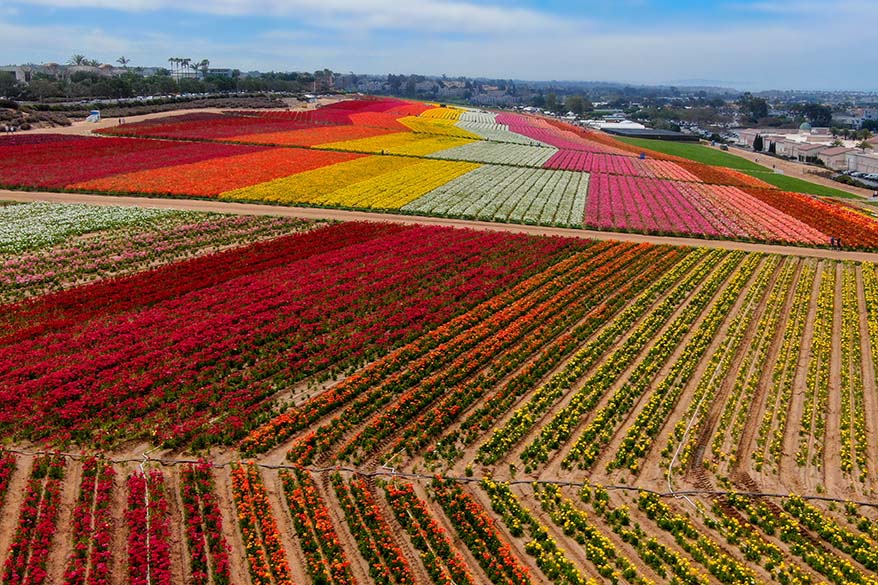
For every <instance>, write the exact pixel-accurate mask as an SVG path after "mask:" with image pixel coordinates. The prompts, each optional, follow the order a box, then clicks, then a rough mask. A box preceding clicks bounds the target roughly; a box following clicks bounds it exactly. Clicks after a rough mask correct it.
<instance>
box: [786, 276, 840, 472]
mask: <svg viewBox="0 0 878 585" xmlns="http://www.w3.org/2000/svg"><path fill="white" fill-rule="evenodd" d="M835 273H836V265H835V264H834V263H831V264H830V263H827V264H826V265H824V266H823V270H822V271H821V273H820V289H819V292H818V294H817V313H816V316H815V320H814V333H813V335H812V338H811V357H810V359H809V361H808V373H807V375H806V378H805V396H804V400H803V403H804V406H803V411H802V423H801V425H800V426H799V447H798V450H797V451H796V463H798V464H799V466H813V467H816V468H817V469H822V468H823V451H824V446H823V437H824V434H825V432H826V416H827V415H826V409H827V406H828V405H829V370H830V360H831V352H832V323H833V311H834V307H835Z"/></svg>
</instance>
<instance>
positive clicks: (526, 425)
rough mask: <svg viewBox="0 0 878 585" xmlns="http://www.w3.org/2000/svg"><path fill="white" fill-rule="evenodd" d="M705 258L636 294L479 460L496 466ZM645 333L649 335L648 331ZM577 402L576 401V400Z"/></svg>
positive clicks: (700, 254)
mask: <svg viewBox="0 0 878 585" xmlns="http://www.w3.org/2000/svg"><path fill="white" fill-rule="evenodd" d="M705 255H706V252H705V251H696V252H692V253H690V254H688V255H687V256H686V257H685V258H684V259H683V260H682V261H680V262H679V263H678V264H676V265H675V266H673V267H672V268H671V269H670V270H668V271H666V272H665V273H664V274H663V275H662V276H661V278H659V280H658V281H656V282H655V283H654V284H652V285H651V286H650V287H649V288H648V289H646V290H644V291H643V292H640V291H635V292H636V293H639V294H638V296H637V297H636V298H635V300H634V301H633V302H632V303H631V304H630V305H629V306H628V307H627V308H626V309H625V310H624V311H622V313H620V314H619V315H618V316H617V317H616V318H614V319H613V320H612V321H611V322H610V323H609V325H608V326H607V327H605V328H604V329H603V330H602V331H601V333H600V334H599V335H598V336H597V337H596V338H595V339H593V340H591V341H590V342H589V343H587V344H586V345H585V346H583V347H582V348H581V349H580V350H578V351H577V352H576V353H575V354H574V355H573V356H572V357H571V358H570V360H569V361H568V362H567V364H566V365H565V366H564V369H563V370H561V371H560V372H558V373H557V374H555V375H554V376H552V377H551V378H550V379H549V380H548V382H546V383H545V384H544V385H542V386H541V387H539V388H538V389H537V390H536V391H535V392H534V393H533V394H532V395H531V397H530V398H529V399H528V401H527V402H526V403H525V404H524V405H522V406H521V407H519V408H518V409H517V410H516V411H515V412H514V413H513V415H512V417H511V418H510V419H509V420H508V421H507V422H506V423H505V424H504V425H503V426H502V427H499V428H497V429H495V430H494V431H493V432H492V434H491V436H490V437H489V438H488V440H487V441H485V442H484V443H483V444H482V445H481V446H480V447H479V450H478V455H477V460H478V461H480V462H482V463H486V464H490V463H495V462H496V461H498V460H499V459H500V458H501V457H502V456H503V455H504V454H505V453H506V452H508V451H509V450H510V449H511V448H512V447H513V446H514V445H515V444H517V443H518V442H519V441H520V440H521V439H523V438H524V437H525V436H526V435H527V433H528V432H529V431H530V430H531V429H532V428H533V427H534V426H535V425H536V424H537V422H539V419H540V417H541V416H542V415H543V413H545V412H547V411H548V410H549V409H550V408H551V407H552V405H554V404H555V403H556V402H557V401H558V400H560V399H561V397H562V396H563V395H564V394H565V393H566V392H567V391H569V390H571V389H572V388H573V387H574V385H575V384H577V383H578V381H579V380H580V379H581V378H582V377H583V376H585V375H586V374H587V373H588V371H589V370H590V368H591V367H592V366H594V365H595V364H596V363H597V362H598V360H599V358H600V357H601V356H603V355H604V353H605V352H606V351H607V350H608V349H609V348H610V347H611V345H612V344H613V343H614V342H615V341H616V339H617V338H618V336H619V335H621V334H623V333H624V332H625V331H628V330H629V329H630V328H631V326H632V325H633V324H634V323H636V322H637V321H638V320H639V319H641V317H642V316H643V315H645V314H646V312H647V310H648V309H649V308H650V307H651V306H652V304H653V303H654V302H655V301H656V299H658V298H660V297H661V296H663V295H664V294H666V293H667V291H669V290H671V289H672V288H673V287H674V286H675V284H676V283H677V281H678V280H679V279H680V278H681V277H682V276H683V275H685V274H686V273H687V272H688V271H689V270H690V269H691V268H692V267H693V266H694V265H696V264H697V263H698V262H699V261H701V260H703V259H704V257H705ZM704 270H706V265H705V264H702V267H701V271H704ZM701 271H699V272H698V273H697V274H696V275H694V276H691V277H690V278H691V279H693V280H694V279H697V278H698V277H700V276H701V273H700V272H701ZM676 290H677V291H678V293H677V295H675V296H674V300H673V301H668V302H675V301H677V300H679V299H678V298H677V297H679V296H681V295H682V294H684V289H683V287H678V288H677V289H676ZM657 326H658V323H656V324H655V325H653V326H651V327H649V328H648V329H650V330H652V328H653V327H657ZM644 333H646V329H644ZM644 337H645V335H644ZM644 342H645V340H644ZM605 367H612V366H604V365H602V366H601V368H605ZM575 400H576V398H575V397H574V401H575Z"/></svg>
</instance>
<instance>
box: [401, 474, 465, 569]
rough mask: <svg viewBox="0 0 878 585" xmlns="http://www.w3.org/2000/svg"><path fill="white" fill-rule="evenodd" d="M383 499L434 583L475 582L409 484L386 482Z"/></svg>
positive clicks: (449, 540)
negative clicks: (407, 536)
mask: <svg viewBox="0 0 878 585" xmlns="http://www.w3.org/2000/svg"><path fill="white" fill-rule="evenodd" d="M384 493H385V494H386V496H387V501H388V502H389V504H390V507H391V509H392V510H393V514H394V516H396V520H397V521H398V522H399V523H400V525H401V526H402V527H403V528H404V529H405V531H406V532H407V533H408V535H409V539H410V540H411V542H412V544H413V545H414V546H415V548H417V549H418V550H419V551H420V552H421V559H422V561H423V563H424V568H426V569H427V572H428V573H429V574H430V578H431V579H432V580H433V583H434V584H435V585H454V584H457V585H475V580H474V578H473V576H472V574H471V573H470V571H469V569H468V568H467V566H466V561H465V560H464V559H463V557H461V556H460V553H459V552H458V551H457V550H456V549H455V548H454V544H453V543H452V542H451V539H450V538H449V537H448V535H447V534H446V533H445V530H444V529H443V528H442V526H441V525H440V524H439V522H438V521H437V520H436V518H435V517H434V516H433V514H432V513H431V512H430V510H429V509H428V508H427V505H426V504H425V503H424V501H423V500H421V499H420V498H419V497H418V496H417V495H416V494H415V491H414V489H413V488H412V486H411V484H401V483H388V484H387V485H385V486H384Z"/></svg>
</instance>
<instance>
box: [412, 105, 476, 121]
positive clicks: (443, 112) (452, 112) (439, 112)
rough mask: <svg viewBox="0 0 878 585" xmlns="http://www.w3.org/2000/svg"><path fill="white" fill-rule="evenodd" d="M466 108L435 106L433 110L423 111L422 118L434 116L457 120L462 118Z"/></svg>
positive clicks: (440, 118) (441, 118) (434, 117)
mask: <svg viewBox="0 0 878 585" xmlns="http://www.w3.org/2000/svg"><path fill="white" fill-rule="evenodd" d="M465 111H466V110H461V109H459V108H433V109H431V110H426V111H424V112H421V118H433V119H439V120H454V121H455V122H457V121H458V120H460V115H461V114H463V113H464V112H465Z"/></svg>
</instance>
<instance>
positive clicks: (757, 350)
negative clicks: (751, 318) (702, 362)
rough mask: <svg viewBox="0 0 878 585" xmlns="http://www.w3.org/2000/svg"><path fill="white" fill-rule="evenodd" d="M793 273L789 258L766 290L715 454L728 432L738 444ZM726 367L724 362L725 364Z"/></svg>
mask: <svg viewBox="0 0 878 585" xmlns="http://www.w3.org/2000/svg"><path fill="white" fill-rule="evenodd" d="M795 273H796V263H794V262H792V261H790V260H787V261H786V262H784V263H783V266H782V267H781V272H780V275H778V277H777V279H776V280H775V284H774V286H773V288H772V289H771V291H770V292H769V294H768V298H767V300H766V306H765V310H764V311H763V313H762V317H761V318H760V319H759V321H758V324H757V328H756V330H755V331H754V333H753V336H752V338H751V341H750V344H749V345H748V346H747V351H746V352H745V355H744V358H743V360H742V361H741V362H740V365H739V366H738V372H737V374H736V375H735V379H734V384H733V385H732V387H731V389H730V390H729V394H728V395H727V397H726V399H725V404H724V406H723V410H722V414H721V415H720V419H719V423H718V424H717V427H716V432H715V433H714V445H715V453H716V454H717V456H718V457H721V458H725V456H726V453H725V452H724V451H723V450H722V449H723V445H724V443H723V441H724V440H725V438H726V437H727V436H729V437H730V440H729V444H731V445H733V446H736V445H738V442H739V440H740V438H741V433H742V432H743V428H744V424H745V423H746V421H747V417H748V416H749V415H750V411H751V409H750V406H751V404H752V401H753V398H754V395H755V392H756V387H757V385H758V384H759V382H760V380H761V379H762V376H763V370H764V367H765V363H766V360H767V357H768V351H769V348H770V347H771V343H772V340H773V339H774V336H775V334H776V332H777V330H778V324H779V320H780V318H781V314H782V313H783V309H784V305H785V304H786V299H787V294H788V292H789V289H790V286H791V285H792V282H793V277H794V276H795ZM743 325H744V326H746V325H747V322H746V321H744V323H743ZM724 359H725V358H724ZM728 367H729V366H726V368H728ZM725 375H728V370H726V372H725V373H723V376H725ZM718 383H719V384H721V383H722V380H719V381H718ZM705 410H706V409H705ZM703 415H704V413H701V416H700V417H699V421H700V420H703ZM699 429H700V427H698V426H696V427H694V428H693V430H695V431H696V432H697V431H698V430H699ZM675 430H676V429H675ZM694 434H695V433H693V435H694ZM693 439H694V436H693V437H691V438H690V440H689V442H688V443H687V444H686V445H685V447H684V448H683V451H682V453H681V456H680V459H679V461H680V465H681V467H682V466H685V465H687V464H688V463H689V461H690V457H691V455H692V450H693V449H694V443H693ZM669 447H670V445H669Z"/></svg>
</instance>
